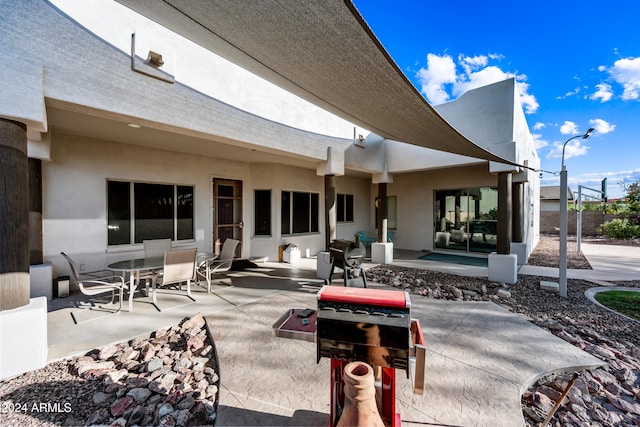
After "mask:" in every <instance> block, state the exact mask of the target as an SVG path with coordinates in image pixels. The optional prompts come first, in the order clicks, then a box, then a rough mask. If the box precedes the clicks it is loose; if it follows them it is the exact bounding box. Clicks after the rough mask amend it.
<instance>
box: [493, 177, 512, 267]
mask: <svg viewBox="0 0 640 427" xmlns="http://www.w3.org/2000/svg"><path fill="white" fill-rule="evenodd" d="M511 179H512V176H511V172H500V173H499V174H498V241H497V244H496V252H497V253H498V254H500V255H509V254H510V253H511V231H512V226H511V220H512V214H511V209H512V202H511Z"/></svg>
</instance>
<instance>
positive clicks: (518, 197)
mask: <svg viewBox="0 0 640 427" xmlns="http://www.w3.org/2000/svg"><path fill="white" fill-rule="evenodd" d="M523 187H524V183H523V182H514V183H513V185H512V186H511V193H512V199H513V211H512V219H511V221H512V230H513V242H514V243H522V242H524V228H523V227H524V226H523V224H524V222H523V218H524V202H523Z"/></svg>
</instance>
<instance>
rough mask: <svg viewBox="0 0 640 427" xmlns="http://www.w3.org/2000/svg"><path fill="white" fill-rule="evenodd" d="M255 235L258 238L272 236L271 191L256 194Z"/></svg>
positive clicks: (259, 191) (258, 191)
mask: <svg viewBox="0 0 640 427" xmlns="http://www.w3.org/2000/svg"><path fill="white" fill-rule="evenodd" d="M253 210H254V227H255V230H254V234H255V235H256V236H270V235H271V190H256V191H255V192H254V209H253Z"/></svg>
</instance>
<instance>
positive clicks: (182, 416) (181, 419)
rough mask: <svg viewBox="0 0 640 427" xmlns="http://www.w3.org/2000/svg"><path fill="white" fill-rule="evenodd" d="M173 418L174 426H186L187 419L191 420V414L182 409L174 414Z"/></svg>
mask: <svg viewBox="0 0 640 427" xmlns="http://www.w3.org/2000/svg"><path fill="white" fill-rule="evenodd" d="M173 416H174V417H175V419H176V425H178V426H186V425H187V423H188V422H189V418H191V413H190V412H189V410H188V409H182V410H180V411H176V412H174V414H173Z"/></svg>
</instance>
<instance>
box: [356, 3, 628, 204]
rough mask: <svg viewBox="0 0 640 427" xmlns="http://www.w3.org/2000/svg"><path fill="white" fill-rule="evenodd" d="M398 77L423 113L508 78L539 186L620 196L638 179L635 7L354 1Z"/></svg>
mask: <svg viewBox="0 0 640 427" xmlns="http://www.w3.org/2000/svg"><path fill="white" fill-rule="evenodd" d="M354 4H355V5H356V7H357V8H358V10H359V11H360V13H361V14H362V16H363V17H364V18H365V21H366V22H367V23H368V24H369V26H370V27H371V29H372V30H373V32H374V33H375V34H376V35H377V37H378V38H379V40H380V41H381V43H382V44H383V46H384V47H385V48H386V49H387V51H388V52H389V53H390V55H391V56H392V57H393V58H394V60H395V61H396V63H397V64H398V66H399V67H400V69H402V70H403V71H404V73H405V74H406V75H407V77H408V78H409V79H410V80H411V82H412V83H413V84H414V85H415V86H416V88H417V89H418V90H419V91H420V93H422V94H423V95H424V96H425V98H426V99H427V101H429V103H430V104H432V105H438V104H441V103H443V102H448V101H452V100H454V99H456V98H457V97H458V96H460V95H461V94H462V93H464V92H465V91H467V90H469V89H472V88H475V87H478V86H483V85H486V84H490V83H494V82H496V81H500V80H504V79H505V78H508V77H515V78H516V81H517V82H518V86H519V89H520V92H521V103H522V105H523V108H524V110H525V114H526V117H527V122H528V124H529V128H530V130H531V133H532V134H533V135H534V138H535V141H536V148H537V150H538V155H539V156H540V161H541V168H542V170H544V171H548V172H550V173H543V176H542V181H541V185H559V177H558V176H557V175H554V174H553V172H557V171H559V170H560V168H561V155H562V145H563V144H564V142H565V141H567V139H569V138H570V137H572V136H574V135H576V134H583V133H584V132H586V130H587V129H588V128H590V127H593V128H595V129H596V130H595V132H594V133H593V134H592V136H591V137H590V138H589V139H586V140H583V139H580V138H577V139H574V140H572V141H570V142H569V143H568V144H567V145H566V149H565V165H566V166H567V170H568V176H569V186H570V187H571V189H572V190H574V191H577V189H578V185H582V186H586V187H590V188H597V189H599V188H600V182H601V181H602V179H603V178H605V177H606V178H607V183H608V185H607V187H608V196H609V197H610V198H613V197H621V196H622V195H623V194H624V192H623V190H622V187H621V183H622V182H626V183H630V182H634V181H637V180H640V147H639V146H638V143H639V142H640V30H638V16H640V2H636V1H633V0H626V1H617V0H612V1H609V2H602V1H600V2H595V1H591V0H586V1H585V0H582V1H580V2H578V1H573V0H559V1H554V2H551V1H544V0H543V1H538V2H526V3H523V2H514V1H502V0H498V1H496V0H494V1H489V2H475V1H458V2H447V1H441V0H437V1H436V0H421V1H420V0H397V1H393V2H391V1H388V0H387V1H382V0H354Z"/></svg>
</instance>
